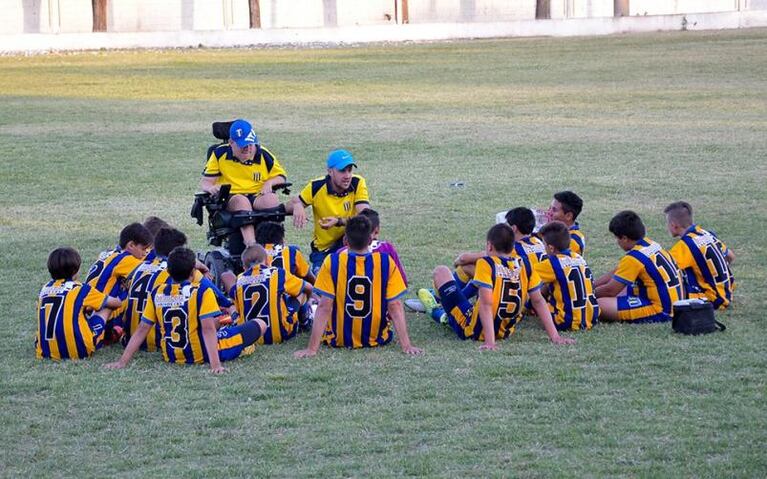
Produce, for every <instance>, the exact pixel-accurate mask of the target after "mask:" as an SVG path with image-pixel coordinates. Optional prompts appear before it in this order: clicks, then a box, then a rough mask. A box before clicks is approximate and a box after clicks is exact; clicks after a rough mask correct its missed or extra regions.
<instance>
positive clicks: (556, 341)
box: [551, 336, 575, 345]
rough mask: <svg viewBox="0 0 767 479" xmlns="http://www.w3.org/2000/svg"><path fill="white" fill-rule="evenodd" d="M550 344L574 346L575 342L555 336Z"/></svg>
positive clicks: (571, 339)
mask: <svg viewBox="0 0 767 479" xmlns="http://www.w3.org/2000/svg"><path fill="white" fill-rule="evenodd" d="M551 342H552V343H554V344H557V345H559V344H575V340H574V339H573V338H563V337H562V336H557V337H556V338H552V339H551Z"/></svg>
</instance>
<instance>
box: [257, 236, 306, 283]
mask: <svg viewBox="0 0 767 479" xmlns="http://www.w3.org/2000/svg"><path fill="white" fill-rule="evenodd" d="M263 246H264V249H265V250H266V254H267V255H268V256H269V264H270V265H271V266H274V267H276V268H282V269H285V270H287V271H289V272H290V274H292V275H293V276H298V277H299V278H304V277H306V275H307V274H308V273H309V263H308V262H307V261H306V258H305V257H304V255H303V253H301V250H300V249H299V247H298V246H296V245H286V244H275V243H267V244H265V245H263Z"/></svg>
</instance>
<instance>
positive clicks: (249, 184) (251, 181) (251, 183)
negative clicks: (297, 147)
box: [202, 143, 287, 194]
mask: <svg viewBox="0 0 767 479" xmlns="http://www.w3.org/2000/svg"><path fill="white" fill-rule="evenodd" d="M202 175H203V176H208V177H214V178H215V177H217V178H218V180H217V181H216V184H219V185H220V184H230V185H232V189H231V193H232V194H255V193H260V192H261V188H263V186H264V182H265V181H268V180H270V179H272V178H274V177H276V176H283V177H287V174H286V173H285V170H284V169H283V168H282V166H281V165H280V162H279V161H277V158H276V157H275V156H274V155H273V154H272V153H271V152H270V151H269V150H267V149H266V148H264V147H263V146H259V148H258V150H257V151H256V154H255V156H254V157H253V160H252V161H249V162H245V163H243V162H240V160H238V159H237V158H235V157H234V154H233V153H232V147H231V146H229V144H228V143H227V144H223V145H220V146H218V147H216V148H215V149H214V150H213V152H211V154H210V158H208V162H207V163H206V164H205V170H203V172H202Z"/></svg>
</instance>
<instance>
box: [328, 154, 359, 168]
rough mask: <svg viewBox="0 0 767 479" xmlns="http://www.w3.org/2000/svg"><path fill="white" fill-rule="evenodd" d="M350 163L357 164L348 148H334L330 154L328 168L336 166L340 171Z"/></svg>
mask: <svg viewBox="0 0 767 479" xmlns="http://www.w3.org/2000/svg"><path fill="white" fill-rule="evenodd" d="M349 165H352V166H357V164H356V163H355V162H354V157H352V154H351V153H349V152H348V151H346V150H333V151H331V152H330V154H329V155H328V168H335V169H336V170H339V171H340V170H343V169H344V168H346V167H347V166H349Z"/></svg>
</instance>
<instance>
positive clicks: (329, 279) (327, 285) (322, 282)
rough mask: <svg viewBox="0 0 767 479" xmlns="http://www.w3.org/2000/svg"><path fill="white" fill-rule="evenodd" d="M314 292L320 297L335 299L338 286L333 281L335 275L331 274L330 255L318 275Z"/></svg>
mask: <svg viewBox="0 0 767 479" xmlns="http://www.w3.org/2000/svg"><path fill="white" fill-rule="evenodd" d="M314 291H316V292H317V294H319V295H320V296H326V297H328V298H335V296H336V285H335V282H334V281H333V275H332V274H331V273H330V255H328V256H327V257H326V258H325V261H323V262H322V266H321V267H320V271H319V272H318V273H317V281H315V282H314Z"/></svg>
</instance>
